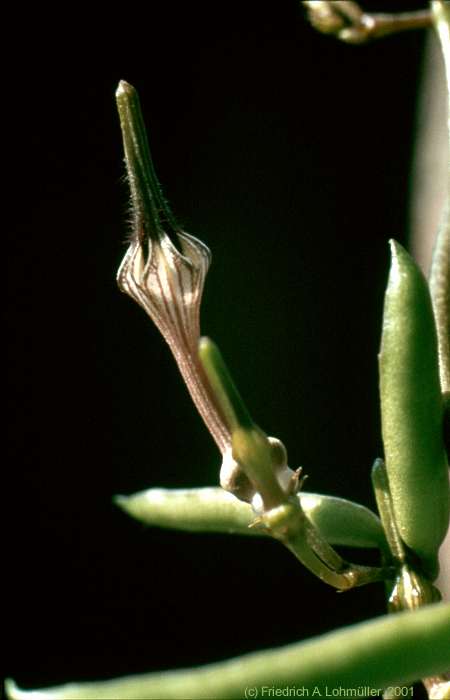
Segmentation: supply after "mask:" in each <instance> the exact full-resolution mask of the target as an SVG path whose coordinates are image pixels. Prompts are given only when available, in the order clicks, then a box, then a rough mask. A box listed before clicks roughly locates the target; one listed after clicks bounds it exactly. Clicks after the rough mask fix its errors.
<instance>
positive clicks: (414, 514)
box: [379, 241, 449, 576]
mask: <svg viewBox="0 0 450 700" xmlns="http://www.w3.org/2000/svg"><path fill="white" fill-rule="evenodd" d="M391 253H392V263H391V269H390V273H389V279H388V285H387V290H386V296H385V302H384V315H383V332H382V339H381V351H380V355H379V368H380V395H381V418H382V431H383V442H384V450H385V460H386V468H387V473H388V478H389V486H390V490H391V494H392V502H393V507H394V513H395V517H396V520H397V525H398V528H399V531H400V535H401V537H402V539H403V540H404V542H405V543H406V544H407V545H408V546H409V547H410V548H411V549H412V550H413V551H414V552H416V554H417V555H418V556H419V557H420V559H421V560H422V563H423V565H424V567H425V569H426V571H427V573H428V575H430V576H435V575H436V573H437V551H438V547H439V545H440V544H441V542H442V540H443V538H444V536H445V533H446V531H447V527H448V520H449V482H448V465H447V459H446V454H445V449H444V442H443V400H442V395H441V390H440V385H439V368H438V353H437V339H436V327H435V322H434V317H433V311H432V306H431V299H430V293H429V290H428V285H427V282H426V280H425V278H424V277H423V275H422V273H421V271H420V270H419V268H418V267H417V265H416V264H415V263H414V261H413V260H412V258H411V257H410V256H409V255H408V253H407V252H406V251H405V250H404V249H403V248H402V247H401V246H400V245H399V244H398V243H396V242H395V241H391Z"/></svg>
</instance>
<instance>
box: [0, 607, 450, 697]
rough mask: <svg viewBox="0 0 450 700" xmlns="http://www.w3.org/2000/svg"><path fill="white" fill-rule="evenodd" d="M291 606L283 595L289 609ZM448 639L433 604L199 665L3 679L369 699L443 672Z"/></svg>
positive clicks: (114, 693)
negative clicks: (91, 677)
mask: <svg viewBox="0 0 450 700" xmlns="http://www.w3.org/2000/svg"><path fill="white" fill-rule="evenodd" d="M289 605H290V604H289V599H287V600H286V611H287V613H288V611H289V609H290V607H289ZM300 614H301V613H300ZM449 639H450V604H448V603H447V604H446V603H438V604H436V605H428V606H426V607H424V608H422V609H420V610H416V611H414V612H409V611H408V612H402V613H398V614H397V615H387V616H383V617H381V618H378V619H375V620H370V621H369V622H363V623H361V624H358V625H354V626H352V627H346V628H344V629H341V630H338V631H334V632H331V633H329V634H325V635H323V636H320V637H316V638H315V639H311V640H308V641H306V642H301V643H297V644H292V645H289V646H285V647H281V648H279V649H273V650H272V649H269V650H266V651H262V652H256V653H253V654H248V655H246V656H241V657H238V658H234V659H230V660H227V661H223V662H220V663H214V664H209V665H207V666H203V667H200V668H198V667H196V668H190V669H183V670H179V671H169V672H164V673H150V674H146V675H142V676H128V677H125V678H118V679H115V680H110V681H99V682H94V683H79V684H68V685H63V686H59V687H54V688H47V689H42V690H39V691H26V690H21V689H20V688H18V687H17V686H16V685H15V684H14V682H13V681H7V693H8V697H9V698H10V700H88V699H89V700H93V698H95V700H113V699H114V700H117V698H120V699H121V700H144V699H145V700H150V699H151V698H172V700H173V699H175V698H192V699H195V698H209V700H213V699H214V698H243V697H245V696H246V697H264V695H263V692H265V694H266V697H270V695H269V690H268V689H271V688H273V693H274V692H275V689H277V688H282V689H286V688H289V687H294V689H295V688H297V689H298V690H299V689H301V688H306V689H307V691H308V696H309V697H313V696H312V692H313V690H314V689H315V688H317V689H318V690H317V691H316V697H325V692H326V689H327V688H328V693H332V692H333V690H337V691H338V692H340V694H341V695H343V693H344V692H345V691H347V695H346V696H347V697H350V696H352V697H362V695H361V694H360V695H357V693H356V689H358V688H361V687H362V688H363V689H364V690H365V691H366V694H365V696H366V697H369V696H375V695H376V693H375V691H378V693H379V692H380V691H381V690H382V689H383V688H385V687H387V686H391V685H395V684H401V683H405V684H407V683H412V682H414V681H416V680H418V679H419V678H421V677H422V678H424V677H430V676H433V675H437V674H439V673H443V672H445V670H446V669H448V668H449V666H450V645H449V644H448V640H449ZM255 688H256V692H255V690H254V689H255ZM263 689H265V691H264V690H263ZM249 691H250V692H249ZM252 693H253V695H252ZM319 693H320V694H319ZM304 696H305V697H306V696H307V693H306V691H305V693H304ZM272 697H275V695H272Z"/></svg>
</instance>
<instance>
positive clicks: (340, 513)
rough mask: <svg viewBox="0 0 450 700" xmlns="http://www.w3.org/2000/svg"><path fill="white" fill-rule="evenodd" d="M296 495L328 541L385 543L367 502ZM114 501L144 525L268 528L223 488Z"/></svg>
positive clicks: (156, 492)
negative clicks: (366, 506) (256, 524)
mask: <svg viewBox="0 0 450 700" xmlns="http://www.w3.org/2000/svg"><path fill="white" fill-rule="evenodd" d="M298 498H299V499H300V502H301V506H302V509H303V512H304V513H305V515H306V516H307V517H308V519H309V520H310V521H311V522H312V523H313V525H315V526H316V527H317V528H318V529H319V530H320V532H321V534H322V535H323V537H324V538H325V539H326V540H327V541H328V542H329V543H330V544H335V545H341V546H345V547H379V548H381V549H383V548H385V547H386V543H385V539H384V534H383V529H382V527H381V523H380V521H379V519H378V518H377V516H376V515H375V514H374V513H372V511H370V510H369V509H368V508H365V507H364V506H362V505H359V504H358V503H353V502H352V501H347V500H345V499H344V498H335V497H334V496H324V495H322V494H317V493H306V492H302V493H300V494H299V496H298ZM115 502H116V503H117V505H118V506H120V507H121V508H122V509H123V510H124V511H125V512H126V513H128V514H129V515H131V516H132V517H133V518H136V520H140V521H141V522H143V523H145V524H146V525H156V526H157V527H167V528H174V529H179V530H187V531H190V532H223V533H230V534H239V535H253V536H255V535H256V536H261V535H262V536H264V535H266V534H267V531H266V530H265V529H264V528H262V527H250V525H251V523H252V522H253V521H254V520H255V515H254V513H253V510H252V508H251V506H250V505H249V504H248V503H244V502H243V501H239V500H238V499H237V498H235V497H234V496H232V495H231V494H229V493H227V492H226V491H224V490H223V489H221V488H213V487H210V488H199V489H148V490H147V491H141V492H139V493H135V494H133V495H131V496H116V498H115Z"/></svg>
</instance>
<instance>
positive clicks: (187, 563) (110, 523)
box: [4, 0, 424, 687]
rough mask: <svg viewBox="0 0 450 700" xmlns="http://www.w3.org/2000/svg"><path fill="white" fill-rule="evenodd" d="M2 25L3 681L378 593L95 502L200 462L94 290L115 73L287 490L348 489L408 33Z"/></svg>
mask: <svg viewBox="0 0 450 700" xmlns="http://www.w3.org/2000/svg"><path fill="white" fill-rule="evenodd" d="M422 4H423V3H413V2H412V3H409V4H408V7H411V8H413V7H414V6H416V7H418V6H421V5H422ZM365 6H366V7H368V8H373V9H378V10H383V9H397V8H398V3H392V2H390V3H389V2H385V3H374V2H372V3H365ZM5 31H6V30H5ZM7 31H8V32H10V34H11V36H10V38H12V39H13V40H14V41H13V43H14V45H15V50H14V52H13V57H12V58H13V79H11V78H9V79H8V80H7V82H6V84H4V96H6V104H7V111H8V113H9V114H10V115H11V116H12V119H13V123H12V131H8V132H7V133H6V137H5V136H4V138H5V143H4V145H5V146H8V145H12V146H13V148H14V161H13V169H12V171H11V172H12V174H11V176H10V181H11V183H12V184H13V187H14V192H13V195H12V197H13V198H12V199H11V200H10V201H8V202H7V208H8V209H9V210H10V211H11V212H12V213H13V214H14V224H13V225H12V226H11V227H9V228H8V230H7V232H6V233H7V234H8V235H7V239H8V240H7V245H6V246H5V248H6V249H7V252H8V258H9V260H8V269H9V283H10V284H9V291H8V304H7V311H6V322H4V327H5V329H6V333H7V338H8V343H7V344H8V348H9V360H8V365H7V378H8V380H9V383H10V387H11V390H12V392H11V395H12V399H11V400H10V402H9V440H8V453H7V459H8V461H7V465H8V467H7V468H8V472H9V473H10V474H11V475H12V476H13V482H12V485H11V486H10V487H8V489H7V501H8V502H9V503H10V504H11V508H10V515H9V516H8V525H7V538H8V540H9V541H10V543H11V544H12V547H11V552H10V554H9V555H8V556H7V558H6V565H5V572H6V576H5V578H6V579H7V583H8V586H9V589H8V590H9V593H8V596H9V597H8V598H7V600H8V601H11V605H9V602H8V608H9V611H10V612H11V613H12V615H11V624H10V625H9V629H8V633H7V638H8V642H7V647H8V648H7V652H6V662H7V664H6V666H7V667H6V669H5V670H6V673H7V675H8V676H13V677H14V678H15V679H16V681H17V682H18V683H19V684H21V685H23V686H26V687H33V686H37V685H50V684H54V683H60V682H64V681H68V680H77V679H90V678H107V677H110V676H116V675H120V674H125V673H134V672H144V671H148V670H152V669H163V668H170V667H173V666H183V665H191V664H197V663H204V662H208V661H212V660H217V659H221V658H225V657H227V656H230V655H235V654H238V653H242V652H247V651H251V650H253V649H257V648H264V647H267V646H270V645H276V644H284V643H288V642H292V641H294V640H297V639H303V638H306V637H308V636H311V635H313V634H318V633H321V632H324V631H327V630H330V629H333V628H334V627H336V626H341V625H344V624H347V623H350V622H354V621H358V620H362V619H365V618H367V617H371V616H374V615H377V614H381V613H382V612H383V611H384V601H383V590H382V587H380V586H371V587H368V588H365V589H361V590H356V591H354V592H350V593H347V594H344V595H338V594H336V593H335V592H334V591H333V590H332V589H330V588H328V587H327V586H325V585H324V584H322V583H320V582H318V581H316V580H315V579H314V578H313V576H312V575H311V574H310V573H309V572H308V571H306V570H304V569H303V568H302V567H301V566H299V565H298V564H297V563H296V561H295V560H294V559H293V558H292V556H291V555H290V554H289V553H288V552H287V551H284V550H283V549H282V547H281V546H280V545H277V544H276V543H272V542H269V541H267V542H266V541H263V540H261V541H259V540H252V541H249V540H247V539H240V538H231V537H224V536H212V535H209V536H202V535H188V534H179V533H176V532H165V531H159V530H157V529H145V528H144V527H142V526H141V525H140V524H139V523H137V522H134V521H132V520H131V519H129V518H128V517H127V516H125V515H124V514H123V513H121V512H119V511H118V509H117V508H115V507H114V506H113V505H112V502H111V498H112V496H113V494H116V493H132V492H134V491H137V490H142V489H144V488H148V487H151V486H168V487H182V486H201V485H215V484H216V483H217V481H218V470H219V466H220V456H219V454H218V452H217V450H216V448H215V445H214V443H213V441H212V439H211V438H210V437H209V435H208V433H207V431H206V430H205V428H204V427H203V425H202V423H201V420H200V418H199V417H198V415H197V414H196V413H195V410H194V409H193V408H192V406H191V404H190V400H189V397H188V394H187V391H186V390H185V388H184V386H183V384H182V381H181V379H180V377H179V375H178V373H177V370H176V367H175V364H174V362H173V360H172V358H171V356H170V354H169V352H168V350H167V348H166V346H165V345H164V343H163V341H162V339H161V338H160V337H159V335H158V334H157V331H156V330H155V328H154V327H153V325H152V323H151V322H150V321H149V320H148V319H147V317H146V316H145V314H144V313H143V311H142V310H141V309H140V308H138V306H137V305H136V304H134V303H133V302H132V301H131V300H129V299H128V298H127V297H125V296H124V295H122V294H121V293H120V292H119V291H118V289H117V287H116V283H115V272H116V270H117V267H118V265H119V263H120V261H121V258H122V256H123V254H124V252H125V238H126V235H127V224H126V219H127V216H128V214H127V209H128V194H127V188H126V185H125V183H124V180H123V172H124V167H123V162H122V152H121V136H120V131H119V126H118V119H117V116H116V113H115V105H114V92H115V88H116V85H117V82H118V80H119V79H126V80H128V81H129V82H131V83H132V84H134V85H135V86H136V88H137V89H138V90H139V93H140V96H141V101H142V105H143V110H144V114H145V119H146V122H147V126H148V131H149V139H150V143H151V147H152V153H153V157H154V160H155V165H156V169H157V172H158V175H159V178H160V181H161V182H162V184H163V187H164V191H165V194H166V196H167V198H168V199H169V201H170V202H171V204H172V207H173V209H174V211H175V212H176V214H177V216H178V218H179V219H180V220H181V221H182V222H183V225H184V227H185V229H186V230H187V231H189V232H191V233H192V234H194V235H196V236H198V237H199V238H201V239H202V240H203V241H205V242H206V243H207V244H208V246H209V247H210V248H211V250H212V252H213V265H212V268H211V270H210V272H209V275H208V279H207V284H206V294H205V297H204V303H203V307H202V330H203V332H204V333H207V334H208V335H210V336H211V337H213V338H214V339H215V340H216V341H217V342H218V343H219V345H220V347H221V349H222V352H223V354H224V356H225V358H226V359H227V362H228V364H229V366H230V368H231V369H232V372H233V374H234V377H235V379H236V383H237V384H238V386H239V387H240V390H241V392H242V394H243V396H244V397H245V399H246V402H247V405H248V406H249V408H250V410H251V412H252V414H253V416H254V418H255V420H257V422H258V423H259V424H260V425H261V427H262V428H263V429H264V430H266V431H267V432H268V433H269V434H271V435H276V436H278V437H279V438H280V439H282V440H283V442H284V443H285V444H286V446H287V448H288V451H289V455H290V465H291V466H292V467H296V466H298V465H300V464H301V465H303V466H304V468H305V471H306V473H307V474H309V480H308V486H307V488H308V489H309V490H311V491H322V492H324V493H331V494H335V495H339V496H343V497H347V498H351V499H354V500H357V501H359V502H362V503H365V504H366V505H369V506H371V507H373V505H374V504H373V497H372V495H371V490H370V483H369V472H370V466H371V463H372V461H373V459H374V458H375V457H376V456H377V455H379V454H380V452H381V443H380V429H379V415H378V406H377V366H376V353H377V348H378V343H379V334H380V321H381V310H382V296H383V290H384V285H385V281H386V275H387V269H388V261H389V258H388V246H387V240H388V239H389V238H390V237H395V238H397V239H398V240H400V241H403V242H405V240H406V235H407V205H408V194H409V187H410V182H409V179H408V170H409V166H410V158H411V148H412V139H413V131H414V119H415V115H414V108H415V96H416V89H417V81H418V79H419V77H420V61H421V56H422V47H423V40H424V34H423V33H422V32H418V33H411V34H405V35H400V36H398V37H395V38H389V39H386V40H384V41H383V42H379V43H374V44H371V45H368V46H363V47H350V46H346V45H343V44H340V43H338V42H337V41H335V40H334V39H332V38H329V37H325V36H322V35H319V34H317V33H316V32H315V31H314V30H312V29H311V28H310V27H309V26H308V24H307V22H306V20H305V18H304V15H303V12H302V10H301V8H300V7H299V5H298V3H297V2H295V1H294V0H283V1H280V2H277V3H273V2H266V1H265V0H262V1H260V2H253V1H252V2H246V3H242V2H237V1H235V0H230V1H229V2H227V3H209V4H206V3H200V2H195V1H194V2H193V3H181V2H169V1H166V2H162V3H159V2H155V3H150V4H148V5H147V6H141V5H137V4H136V3H132V2H131V3H128V4H126V5H125V6H124V7H121V8H120V9H114V8H113V7H109V8H108V9H105V11H104V13H100V12H98V11H97V14H95V16H94V11H93V10H92V8H91V7H89V6H79V5H77V6H72V9H70V8H69V9H67V8H66V9H65V10H64V13H62V12H61V14H58V12H56V11H55V12H52V11H50V10H49V9H46V10H45V9H44V10H42V9H41V10H39V12H36V14H35V15H33V14H30V13H29V12H28V11H27V13H26V14H25V13H24V16H23V17H18V16H16V17H15V18H14V19H12V20H11V22H10V24H9V25H7ZM10 133H11V134H12V137H11V138H9V134H10ZM347 554H348V553H347ZM359 557H360V560H361V554H359ZM369 559H370V554H367V555H365V556H364V555H363V556H362V560H364V561H368V560H369Z"/></svg>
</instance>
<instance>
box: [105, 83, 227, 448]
mask: <svg viewBox="0 0 450 700" xmlns="http://www.w3.org/2000/svg"><path fill="white" fill-rule="evenodd" d="M116 98H117V105H118V110H119V116H120V123H121V128H122V136H123V144H124V150H125V163H126V167H127V175H128V181H129V185H130V189H131V200H132V212H133V228H132V238H131V243H130V246H129V248H128V250H127V252H126V254H125V257H124V259H123V261H122V264H121V265H120V268H119V271H118V275H117V281H118V284H119V287H120V289H121V290H122V291H123V292H125V293H126V294H128V295H129V296H131V297H132V298H133V299H134V300H135V301H137V303H138V304H139V305H140V306H142V308H143V309H144V310H145V311H146V312H147V314H148V315H149V316H150V318H151V319H152V320H153V322H154V323H155V324H156V326H157V327H158V329H159V331H160V332H161V334H162V336H163V337H164V339H165V340H166V342H167V344H168V345H169V347H170V349H171V351H172V353H173V355H174V357H175V360H176V362H177V365H178V367H179V369H180V372H181V375H182V377H183V379H184V381H185V383H186V386H187V388H188V390H189V392H190V394H191V397H192V399H193V401H194V404H195V406H196V407H197V409H198V411H199V413H200V415H201V416H202V418H203V420H204V421H205V423H206V426H207V427H208V429H209V431H210V433H211V435H212V437H213V438H214V440H215V442H216V444H217V446H218V448H219V450H220V451H221V453H222V454H224V453H226V452H227V450H228V449H229V447H230V445H231V438H230V433H229V430H228V428H227V426H226V425H225V423H224V421H223V419H222V417H221V416H220V414H219V412H218V410H217V408H216V406H215V405H214V402H213V400H212V398H211V395H210V392H209V390H208V385H207V382H206V380H205V378H204V374H203V372H202V369H201V367H200V364H199V362H198V359H197V358H198V353H197V346H198V341H199V337H200V320H199V318H200V304H201V299H202V293H203V287H204V283H205V278H206V273H207V272H208V268H209V265H210V262H211V253H210V251H209V249H208V247H207V246H206V245H205V244H204V243H202V242H201V241H199V240H198V239H197V238H194V236H190V235H189V234H188V233H185V232H184V231H182V230H181V229H180V227H179V226H178V225H177V223H176V221H175V219H174V217H173V215H172V213H171V211H170V209H169V207H168V204H167V202H166V201H165V200H164V198H163V196H162V193H161V188H160V186H159V183H158V180H157V178H156V175H155V171H154V168H153V164H152V161H151V156H150V149H149V147H148V142H147V137H146V132H145V127H144V123H143V119H142V114H141V110H140V104H139V97H138V95H137V92H136V90H135V89H134V88H133V87H132V86H131V85H129V84H128V83H126V82H125V81H123V80H122V81H121V82H120V83H119V87H118V90H117V93H116ZM167 231H170V232H171V235H172V239H174V240H176V241H177V243H178V244H179V245H180V248H181V252H180V250H178V248H177V247H176V246H175V244H174V243H173V242H172V239H171V237H170V236H169V234H168V232H167Z"/></svg>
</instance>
